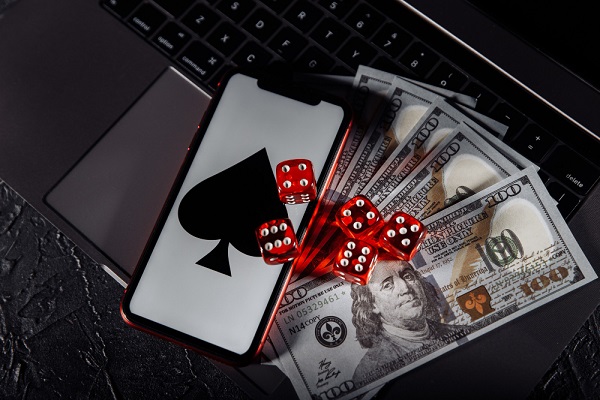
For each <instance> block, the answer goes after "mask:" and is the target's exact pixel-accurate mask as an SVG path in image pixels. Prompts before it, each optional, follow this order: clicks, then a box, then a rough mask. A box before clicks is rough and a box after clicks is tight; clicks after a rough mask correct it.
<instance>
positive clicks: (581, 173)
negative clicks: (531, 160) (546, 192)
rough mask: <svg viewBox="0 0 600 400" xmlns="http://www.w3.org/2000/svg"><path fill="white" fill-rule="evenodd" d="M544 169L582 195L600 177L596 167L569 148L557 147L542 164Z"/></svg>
mask: <svg viewBox="0 0 600 400" xmlns="http://www.w3.org/2000/svg"><path fill="white" fill-rule="evenodd" d="M542 168H543V169H545V170H546V171H548V172H549V173H550V174H551V175H554V177H555V178H556V179H558V180H559V181H560V182H561V183H563V184H564V185H565V186H567V187H568V188H569V189H571V190H573V191H574V192H575V193H578V194H580V195H582V196H583V195H586V194H587V193H588V192H589V191H590V189H591V188H592V187H594V184H595V183H596V181H597V180H598V177H599V176H600V171H599V170H598V168H597V167H596V166H594V165H593V164H591V163H589V162H588V161H586V160H585V159H583V158H582V157H581V155H579V154H577V153H575V152H574V151H573V150H571V149H569V148H568V147H567V146H563V145H561V146H559V147H557V148H556V149H555V150H554V151H553V152H552V153H551V154H550V156H549V157H548V158H546V160H545V161H544V162H543V163H542Z"/></svg>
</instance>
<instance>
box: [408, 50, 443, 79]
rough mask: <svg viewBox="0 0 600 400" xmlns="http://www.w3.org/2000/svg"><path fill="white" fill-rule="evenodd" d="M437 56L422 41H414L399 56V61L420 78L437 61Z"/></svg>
mask: <svg viewBox="0 0 600 400" xmlns="http://www.w3.org/2000/svg"><path fill="white" fill-rule="evenodd" d="M438 59H439V57H438V55H437V54H435V53H434V52H433V51H431V50H430V49H429V48H427V47H425V45H424V44H423V43H414V44H412V45H411V46H410V48H409V49H408V50H407V51H406V53H404V55H403V56H402V57H401V58H400V62H401V63H402V64H404V65H405V66H406V68H408V69H409V70H410V71H412V72H414V73H415V74H416V75H417V76H419V77H420V78H423V77H425V75H427V74H428V73H429V71H431V69H432V68H433V67H434V65H435V63H437V61H438Z"/></svg>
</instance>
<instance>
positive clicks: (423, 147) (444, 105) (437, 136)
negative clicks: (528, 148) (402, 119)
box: [362, 98, 532, 205]
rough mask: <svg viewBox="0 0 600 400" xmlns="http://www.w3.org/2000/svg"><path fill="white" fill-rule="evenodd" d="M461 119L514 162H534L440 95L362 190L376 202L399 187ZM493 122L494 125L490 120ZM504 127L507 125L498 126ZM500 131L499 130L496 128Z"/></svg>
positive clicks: (523, 163)
mask: <svg viewBox="0 0 600 400" xmlns="http://www.w3.org/2000/svg"><path fill="white" fill-rule="evenodd" d="M461 122H465V123H467V124H468V125H469V126H470V127H471V128H473V129H474V130H475V131H476V132H477V133H478V134H479V135H480V136H482V137H483V138H484V139H486V141H488V142H489V143H491V144H492V145H493V146H495V147H496V148H497V149H498V150H499V151H500V152H501V153H503V154H504V155H505V156H506V157H508V158H509V159H510V160H511V161H512V162H513V163H515V164H516V165H518V166H519V167H521V168H525V167H527V166H529V165H532V163H531V162H530V161H529V160H527V159H526V158H525V157H523V156H522V155H520V154H519V153H517V152H516V151H515V150H513V149H511V148H510V147H509V146H507V145H506V144H505V143H504V142H502V141H501V140H499V139H498V138H497V137H496V136H495V135H494V134H492V133H490V132H489V131H487V130H486V129H485V128H484V127H483V126H481V125H480V124H478V122H477V121H475V120H473V119H471V118H470V117H469V116H468V115H466V114H465V113H463V112H461V111H460V110H458V109H457V108H455V107H453V106H452V105H451V104H449V103H448V102H446V101H445V100H444V99H442V98H438V99H436V100H435V101H434V102H433V103H432V104H431V107H430V108H429V109H428V110H427V112H426V113H425V114H424V115H423V116H422V118H421V119H420V120H419V122H418V123H417V124H416V125H415V127H414V128H413V129H412V130H411V132H409V134H408V135H407V137H406V139H405V140H404V142H403V143H401V144H400V145H399V146H398V147H396V149H395V150H394V151H393V152H392V154H390V156H389V157H388V159H387V160H386V161H385V162H384V163H383V164H382V165H381V167H380V168H379V169H378V170H377V172H376V173H375V174H374V175H373V176H372V177H371V179H370V181H369V182H368V183H367V184H366V185H365V186H364V188H363V191H362V194H364V195H365V196H367V197H368V198H369V199H371V201H373V203H374V204H375V205H379V204H380V203H381V202H382V201H383V199H385V198H386V197H387V196H389V194H390V193H391V192H392V191H393V190H394V189H395V188H397V187H398V186H399V185H400V183H401V182H402V181H403V180H404V178H406V176H407V175H408V174H409V173H410V172H411V171H412V170H413V169H415V168H416V166H417V165H418V164H419V163H420V162H421V161H423V159H424V158H425V157H426V156H427V155H428V154H429V153H430V152H431V151H433V150H434V149H435V147H436V146H437V145H438V144H439V143H440V142H441V141H443V140H444V138H445V137H446V136H447V135H448V134H450V132H452V131H453V130H454V129H455V128H456V127H457V126H458V125H459V124H460V123H461ZM487 122H488V125H489V126H494V125H493V124H491V123H490V122H489V121H487ZM495 128H496V129H500V131H503V130H504V128H506V127H505V126H504V125H499V126H495ZM495 133H496V135H498V134H499V132H495Z"/></svg>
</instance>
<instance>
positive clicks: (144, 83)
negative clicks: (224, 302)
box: [0, 0, 600, 398]
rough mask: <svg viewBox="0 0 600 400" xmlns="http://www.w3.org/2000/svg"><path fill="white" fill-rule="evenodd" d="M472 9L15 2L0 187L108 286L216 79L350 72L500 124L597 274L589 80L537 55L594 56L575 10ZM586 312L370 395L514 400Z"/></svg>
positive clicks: (277, 378)
mask: <svg viewBox="0 0 600 400" xmlns="http://www.w3.org/2000/svg"><path fill="white" fill-rule="evenodd" d="M374 3H376V4H374ZM487 3H488V2H485V1H483V0H447V1H444V2H429V1H425V0H410V1H394V0H382V1H378V2H367V1H348V0H335V1H334V0H318V1H317V0H315V1H306V0H295V1H281V0H252V1H249V0H236V1H233V0H219V1H217V0H179V1H174V0H101V1H98V0H60V1H54V2H47V1H44V0H19V1H17V2H16V3H15V4H12V5H11V6H10V7H9V8H8V9H7V10H6V12H5V13H4V14H3V17H2V18H1V19H0V134H1V135H2V136H1V137H2V139H1V145H0V178H1V179H2V180H4V181H5V182H6V183H7V184H8V185H10V186H11V187H12V188H13V189H15V190H16V191H17V192H18V193H19V194H20V195H21V196H23V197H24V198H25V199H26V200H27V201H28V202H29V203H30V204H31V205H32V206H33V207H35V208H36V209H37V210H38V211H39V212H41V213H42V214H43V215H44V216H45V217H47V218H48V219H49V220H50V221H51V222H52V223H54V224H55V225H56V226H57V227H58V228H59V229H60V230H61V231H63V232H64V233H65V234H66V235H67V236H68V237H69V238H71V239H72V240H73V241H74V242H75V243H76V244H77V245H78V246H79V247H80V248H81V249H82V250H84V251H85V252H87V253H88V254H89V255H90V256H91V257H92V258H94V259H95V260H96V261H98V262H99V263H101V264H102V265H103V266H104V267H105V270H106V272H107V273H109V274H110V275H111V276H113V277H114V278H115V279H116V280H117V281H118V282H119V283H121V284H122V285H123V286H125V285H126V284H127V282H128V279H129V278H130V276H131V274H132V272H133V269H134V267H135V263H136V261H137V258H138V256H139V254H140V253H141V251H142V249H143V246H144V244H145V241H146V238H147V237H148V235H149V233H150V231H151V229H152V226H153V224H154V221H155V219H156V217H157V215H158V213H159V212H160V209H161V206H162V204H163V202H164V199H165V197H166V195H167V192H168V190H169V188H170V185H171V183H172V181H173V179H174V177H175V175H176V173H177V171H178V168H179V165H180V164H181V162H182V159H183V157H184V155H185V152H186V150H187V146H188V144H189V142H190V140H191V138H192V136H193V135H194V132H195V130H196V127H197V125H198V123H199V122H200V120H201V117H202V114H203V112H204V109H205V107H206V105H207V104H208V102H209V101H210V97H211V94H212V93H214V90H215V88H216V86H217V84H218V82H219V77H220V76H221V74H222V73H223V72H224V71H226V70H227V69H228V68H230V67H231V66H233V65H239V66H255V67H261V66H262V67H265V68H267V67H268V68H271V67H272V66H274V65H275V66H276V65H282V66H284V68H287V67H289V68H290V69H292V70H293V71H298V72H315V73H321V74H322V73H326V74H336V75H348V76H352V75H353V74H354V72H355V70H356V68H357V67H358V65H360V64H365V65H369V66H372V67H375V68H379V69H383V70H387V71H389V72H394V73H398V74H402V75H404V76H407V77H409V78H414V79H417V80H421V81H425V82H428V83H431V84H434V85H439V86H444V87H446V88H448V89H451V90H456V91H460V92H463V93H466V94H470V95H472V96H474V97H476V98H477V99H478V102H477V109H478V110H479V111H481V112H483V113H485V114H487V115H489V116H491V117H492V118H495V119H497V120H499V121H501V122H503V123H505V124H507V125H508V126H509V131H508V133H507V135H506V138H505V141H506V142H507V143H509V144H510V145H511V146H513V147H515V148H516V149H517V150H518V151H519V152H521V153H522V154H524V155H525V156H527V157H529V158H530V159H531V160H532V161H534V162H536V163H537V164H538V165H539V166H540V168H541V169H540V175H541V176H542V178H543V179H544V181H545V183H546V184H547V187H548V190H549V191H550V193H551V194H552V196H553V197H554V198H555V199H556V200H557V202H558V206H559V209H560V210H561V212H562V213H563V215H564V216H565V217H566V218H567V220H568V222H569V225H570V227H571V229H572V230H573V233H574V235H575V237H576V238H577V239H578V241H579V243H580V246H581V247H582V249H583V250H584V252H585V253H586V255H587V257H588V259H589V260H590V262H591V264H592V265H593V266H594V267H595V268H596V271H597V272H600V250H598V248H597V245H596V243H598V241H599V240H600V231H599V230H598V229H597V226H598V223H599V222H600V220H599V218H598V216H597V215H598V213H597V212H596V210H597V209H598V207H599V206H600V188H599V187H598V185H597V181H598V177H599V175H600V167H599V165H598V160H597V155H598V154H600V141H599V139H598V133H600V115H599V114H598V113H597V111H596V110H597V107H598V104H600V91H599V88H600V86H599V82H598V79H597V76H594V75H593V71H594V67H592V68H587V70H586V68H582V67H581V66H582V65H583V66H584V67H585V66H588V67H589V62H590V61H589V60H585V59H583V58H582V57H581V58H580V57H575V56H572V55H571V54H567V56H564V55H561V54H559V53H558V52H554V49H556V48H557V47H560V48H561V49H564V48H568V47H573V48H577V49H579V50H580V52H578V53H577V54H576V55H579V54H581V53H582V52H586V54H587V52H589V53H591V54H593V53H595V52H594V51H593V48H591V47H590V46H592V45H591V44H589V40H587V38H588V37H589V36H586V35H588V34H589V33H588V32H585V31H582V30H576V29H569V27H568V25H567V24H568V23H571V24H574V25H581V22H580V21H582V19H581V18H582V17H585V16H586V15H592V13H591V12H590V10H586V9H574V10H572V11H571V10H570V11H569V12H574V13H575V14H576V15H575V16H574V17H573V19H572V20H565V19H564V18H561V15H564V14H560V13H559V14H555V15H552V11H556V9H554V7H550V6H547V5H546V4H545V3H544V4H543V5H542V6H540V9H539V10H537V9H531V8H528V7H531V5H529V6H528V5H522V4H519V2H516V1H510V2H502V4H503V5H506V7H511V8H509V9H498V8H497V6H492V5H489V4H487ZM535 4H537V2H536V3H535ZM528 13H529V14H528ZM515 15H517V16H519V15H522V16H524V17H525V16H527V15H531V16H535V18H532V17H530V18H522V19H521V20H520V21H519V18H514V16H515ZM557 15H558V18H559V19H558V20H557V19H556V18H557ZM553 18H554V19H553ZM532 21H533V22H532ZM542 21H543V22H545V23H546V25H548V26H550V27H552V28H555V27H557V26H561V27H565V29H563V30H562V31H561V32H563V34H564V37H565V40H567V42H566V45H564V46H557V47H555V46H550V47H548V46H547V45H546V44H545V43H543V42H542V40H544V39H548V38H545V37H544V36H543V35H534V36H532V35H531V32H532V31H534V32H535V31H536V29H533V30H532V29H531V27H532V26H534V27H536V26H539V24H541V23H542ZM546 21H547V22H546ZM550 21H554V23H552V22H550ZM583 21H586V20H585V19H584V20H583ZM523 22H524V23H523ZM532 24H534V25H532ZM590 24H592V22H591V21H590ZM590 26H591V25H590ZM577 33H579V34H583V35H584V36H583V38H582V37H573V36H571V35H575V34H577ZM332 37H333V38H334V39H335V40H330V39H331V38H332ZM569 40H570V41H569ZM388 43H389V44H388ZM557 43H562V42H561V41H557ZM590 70H591V71H592V73H590ZM595 70H596V71H597V68H595ZM599 302H600V283H599V282H598V281H594V282H592V283H590V284H588V285H586V286H585V287H583V288H582V289H579V290H577V291H575V292H573V293H570V294H568V295H566V296H564V297H562V298H561V299H560V300H558V301H555V302H552V303H550V304H547V305H545V306H544V307H541V308H539V309H536V310H534V311H532V312H530V313H529V314H527V315H526V316H524V317H522V318H520V319H517V320H515V321H513V322H511V323H510V324H507V325H505V326H502V327H500V328H498V329H496V330H494V331H493V332H491V333H489V334H486V335H484V337H482V338H479V339H477V340H475V341H473V342H472V343H470V344H469V345H465V346H462V347H461V349H460V350H459V351H454V352H450V353H449V354H447V355H444V356H442V357H440V358H438V359H436V360H433V361H431V362H429V363H427V364H426V365H424V366H421V367H419V368H417V369H416V370H414V371H411V372H410V373H407V374H406V375H404V376H402V377H399V378H398V379H395V380H394V381H392V382H390V383H388V384H387V385H386V386H385V387H384V388H382V390H381V392H380V394H379V395H378V396H379V397H378V398H396V397H398V396H399V395H404V396H410V395H413V396H419V397H421V398H428V397H429V396H430V395H435V394H444V395H446V396H450V397H454V396H458V395H460V396H461V397H465V398H471V397H476V396H480V395H481V394H482V393H490V390H493V393H494V395H496V396H498V397H503V398H507V397H512V398H515V397H520V398H522V397H525V396H527V394H528V393H529V392H530V391H531V390H532V389H533V387H534V386H535V384H536V383H537V382H538V381H539V380H540V379H541V377H542V376H543V374H544V373H545V372H546V371H547V369H548V368H549V367H550V366H551V364H552V362H553V361H554V360H555V359H556V357H557V356H558V355H559V354H560V352H561V351H562V350H563V348H564V347H565V346H566V345H567V344H568V342H569V341H570V339H571V338H572V337H573V336H574V334H575V333H576V332H577V330H578V329H579V328H580V326H581V325H582V324H583V323H584V322H585V320H586V319H587V317H588V316H589V315H590V314H591V312H592V311H593V310H594V308H595V307H596V306H597V305H598V303H599ZM219 366H220V367H221V368H222V369H223V370H224V371H225V372H226V373H227V374H228V375H229V376H231V377H232V378H233V379H234V380H235V381H236V382H237V384H238V385H240V386H241V387H242V388H243V389H244V390H246V391H247V393H248V394H249V395H250V396H251V397H252V398H280V397H282V396H288V395H293V389H292V387H291V385H290V383H289V381H288V380H286V379H285V376H284V375H283V374H282V373H280V372H278V371H277V370H276V369H275V368H274V367H269V366H260V365H255V366H250V367H245V368H233V367H227V366H223V365H219Z"/></svg>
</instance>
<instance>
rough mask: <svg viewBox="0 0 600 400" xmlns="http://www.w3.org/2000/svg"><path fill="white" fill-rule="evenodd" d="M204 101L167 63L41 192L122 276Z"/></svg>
mask: <svg viewBox="0 0 600 400" xmlns="http://www.w3.org/2000/svg"><path fill="white" fill-rule="evenodd" d="M209 101H210V97H209V96H208V95H207V94H206V93H204V92H203V91H202V90H200V89H199V88H198V87H197V86H196V85H194V84H193V83H191V82H190V81H189V80H188V79H187V78H185V77H184V76H182V75H181V74H180V73H178V72H177V71H175V70H174V69H171V68H169V69H167V70H166V71H165V72H164V73H163V74H162V75H161V76H160V77H159V78H158V79H157V80H156V81H155V82H154V83H153V84H152V86H150V88H149V89H148V90H147V91H146V92H145V93H144V94H143V95H142V96H141V97H140V98H139V99H138V100H137V101H136V102H135V103H134V104H133V106H132V107H130V108H129V109H128V110H127V111H126V112H125V114H124V115H123V116H122V117H121V118H120V119H119V120H118V121H117V122H116V123H115V124H114V125H113V126H112V127H111V128H110V129H109V131H108V132H107V133H106V134H105V135H104V136H103V137H102V138H101V139H100V140H99V141H98V142H97V143H96V144H95V145H94V146H93V147H92V148H91V149H90V150H89V151H88V152H87V153H86V154H85V155H84V156H83V158H82V159H81V160H80V161H79V162H78V163H77V164H76V165H75V166H74V167H73V168H72V169H71V170H70V171H69V172H68V173H67V174H66V176H64V177H63V178H62V179H61V181H60V182H59V183H58V184H57V185H56V186H55V187H54V188H53V189H52V190H51V191H50V192H49V193H48V195H47V196H46V201H47V203H48V204H49V205H50V206H51V207H52V208H54V209H55V211H57V212H58V213H59V214H60V215H61V216H62V217H63V218H65V220H67V221H68V222H69V223H70V224H71V225H73V227H75V228H76V229H77V230H79V232H81V233H82V235H84V236H85V237H86V238H87V239H89V240H90V241H91V242H92V243H93V244H94V245H95V246H96V247H97V248H99V249H100V251H102V252H103V253H104V254H105V255H106V256H107V257H109V258H110V259H111V260H112V261H113V262H114V263H115V264H117V265H119V266H120V267H121V268H122V269H123V270H125V271H126V272H127V273H128V275H131V274H132V273H133V270H134V268H135V265H136V263H137V260H138V257H139V255H140V254H141V252H142V250H143V248H144V245H145V243H146V240H147V238H148V237H149V235H150V232H151V230H152V228H153V226H154V223H155V221H156V219H157V217H158V214H159V213H160V210H161V207H162V205H163V203H164V201H165V199H166V197H167V194H168V192H169V190H170V188H171V185H172V184H173V181H174V179H175V177H176V175H177V172H178V170H179V167H180V166H181V163H182V161H183V159H184V157H185V155H186V151H187V147H188V145H189V144H190V142H191V140H192V138H193V136H194V134H195V132H196V129H197V127H198V123H199V122H200V119H201V118H202V115H203V113H204V110H205V109H206V106H207V105H208V103H209Z"/></svg>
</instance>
